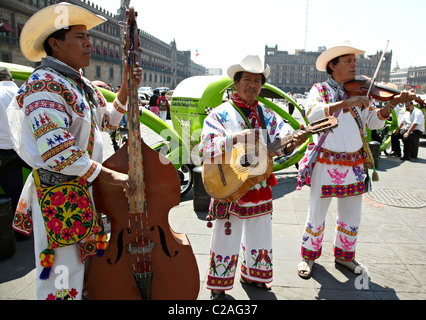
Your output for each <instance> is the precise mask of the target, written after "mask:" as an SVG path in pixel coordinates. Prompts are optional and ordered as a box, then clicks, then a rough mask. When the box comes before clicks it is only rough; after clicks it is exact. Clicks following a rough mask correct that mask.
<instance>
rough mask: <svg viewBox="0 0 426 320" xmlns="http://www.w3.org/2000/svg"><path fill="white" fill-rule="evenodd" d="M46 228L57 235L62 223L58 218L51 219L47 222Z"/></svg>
mask: <svg viewBox="0 0 426 320" xmlns="http://www.w3.org/2000/svg"><path fill="white" fill-rule="evenodd" d="M47 228H48V229H49V230H52V231H53V232H54V233H55V234H59V233H60V232H61V229H62V222H61V220H59V219H58V218H52V220H49V221H48V222H47Z"/></svg>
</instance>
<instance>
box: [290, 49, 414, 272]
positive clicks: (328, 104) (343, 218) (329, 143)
mask: <svg viewBox="0 0 426 320" xmlns="http://www.w3.org/2000/svg"><path fill="white" fill-rule="evenodd" d="M363 53H364V51H362V50H359V49H357V48H355V47H353V46H351V44H350V43H349V42H343V43H342V44H340V45H337V46H335V47H332V48H330V49H328V50H326V51H324V52H323V53H322V54H321V55H320V56H319V57H318V59H317V61H316V67H317V69H318V70H319V71H326V72H327V73H328V74H329V78H328V80H327V81H325V82H322V83H317V84H314V86H313V87H312V89H311V90H310V93H309V96H308V101H307V110H308V112H307V118H308V121H310V122H312V121H315V120H317V119H320V118H322V117H324V116H329V115H334V116H336V117H337V118H338V120H339V126H338V128H337V129H334V130H333V132H330V133H329V134H328V135H327V136H326V138H325V140H324V142H323V144H322V147H321V152H320V154H319V156H318V159H317V162H316V164H315V167H314V170H313V172H312V176H311V189H310V201H309V209H308V216H307V220H306V225H305V231H304V233H303V236H302V248H301V255H302V258H303V260H302V262H301V263H300V264H299V265H298V274H299V276H300V277H302V278H309V277H310V276H311V275H312V268H313V266H314V261H315V260H316V259H318V258H319V257H320V256H321V253H322V241H323V237H324V228H325V217H326V213H327V210H328V207H329V205H330V201H331V199H332V198H337V225H336V231H335V235H334V246H333V248H334V258H335V263H337V264H339V265H342V266H343V267H345V268H347V269H349V270H350V271H352V272H354V273H362V272H363V271H364V270H365V269H364V267H363V266H362V265H360V264H359V263H358V262H357V261H356V260H355V248H356V244H357V240H358V232H359V225H360V218H361V205H362V194H363V193H364V192H366V191H367V188H368V186H369V179H367V180H366V177H367V175H368V170H367V168H368V167H371V161H370V160H371V157H370V158H368V157H367V156H368V152H366V151H367V150H368V144H367V145H366V142H365V136H364V132H365V127H366V126H368V128H369V129H380V128H382V127H383V126H384V124H385V120H386V119H387V118H388V117H389V116H390V114H391V112H392V109H393V108H394V107H395V106H396V105H397V104H398V103H404V102H407V101H410V100H413V99H415V95H414V93H413V92H412V91H410V92H408V91H402V92H401V93H400V94H398V95H395V96H394V97H393V99H392V100H390V101H389V102H388V103H387V105H386V106H385V107H384V108H382V109H377V108H375V104H374V102H373V101H372V100H371V99H370V98H369V97H366V96H349V95H348V94H347V93H345V89H344V85H345V83H347V82H349V81H351V80H354V79H355V75H356V57H357V56H359V55H361V54H363ZM318 139H319V138H318V137H314V141H315V142H318V141H319V140H318ZM369 159H370V160H369ZM372 168H374V167H372Z"/></svg>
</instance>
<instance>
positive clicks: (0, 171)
mask: <svg viewBox="0 0 426 320" xmlns="http://www.w3.org/2000/svg"><path fill="white" fill-rule="evenodd" d="M18 89H19V88H18V86H17V85H16V84H15V82H13V79H12V75H11V73H10V71H9V70H8V69H6V68H0V187H1V188H2V189H3V191H4V193H5V195H6V197H9V198H11V200H12V210H13V212H15V211H16V207H17V205H18V201H19V196H20V195H21V191H22V187H23V186H24V181H23V173H22V169H23V168H28V169H29V168H30V167H29V166H28V165H27V164H26V163H25V162H24V161H23V160H22V159H21V158H20V157H19V156H18V154H17V153H16V151H15V150H14V149H13V148H14V147H13V143H12V140H11V136H10V130H9V124H8V123H7V118H6V109H7V107H8V106H9V104H10V102H11V101H12V99H13V98H14V97H15V95H16V93H17V92H18ZM15 237H16V239H17V240H27V239H28V236H26V235H24V234H22V233H20V232H16V231H15Z"/></svg>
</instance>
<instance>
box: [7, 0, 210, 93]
mask: <svg viewBox="0 0 426 320" xmlns="http://www.w3.org/2000/svg"><path fill="white" fill-rule="evenodd" d="M63 1H66V2H69V3H73V4H76V5H79V6H81V7H84V8H86V9H88V10H90V11H92V12H94V13H96V14H98V15H101V16H103V17H105V18H106V19H107V21H106V22H105V23H103V24H101V25H99V26H97V27H95V28H93V29H91V31H90V38H91V41H92V58H91V64H90V66H89V67H87V68H85V70H84V75H85V76H86V77H87V78H88V79H90V80H102V81H104V82H106V83H112V85H113V87H114V88H115V87H116V86H117V85H119V84H120V83H121V77H122V68H123V45H124V37H123V32H124V28H123V27H121V26H120V23H119V22H120V21H126V18H125V9H124V7H123V4H122V6H121V8H119V10H118V11H117V13H111V12H108V11H106V10H105V9H103V8H101V7H99V6H98V5H95V4H93V3H92V2H91V1H90V0H2V1H1V4H0V12H1V15H0V19H1V23H0V56H1V61H3V62H10V63H16V64H21V65H26V66H31V67H36V65H37V63H32V62H30V61H28V60H26V59H25V58H24V57H23V55H22V54H21V51H20V49H19V36H20V33H21V30H22V28H23V26H24V24H25V22H26V21H27V20H28V19H29V18H30V17H31V16H32V15H33V14H34V13H35V12H37V11H38V10H41V9H42V8H44V7H46V6H49V5H52V4H56V3H59V2H63ZM118 3H119V2H118V1H117V4H118ZM120 3H122V2H121V1H120ZM124 4H125V5H126V6H127V7H128V5H129V0H125V1H124ZM140 41H141V49H142V53H141V54H140V56H139V58H140V63H141V66H142V68H143V69H144V78H143V80H142V84H141V86H150V87H153V88H155V87H160V86H161V87H170V88H174V87H175V86H176V85H177V84H178V83H179V82H180V81H182V80H183V79H185V78H187V77H189V76H192V75H199V74H205V73H206V69H205V68H204V67H203V66H200V65H197V64H195V63H194V62H193V61H192V60H191V51H179V50H177V46H176V42H175V41H172V42H171V43H170V44H166V43H165V42H163V41H161V40H159V39H157V38H156V37H155V36H153V35H150V34H148V33H146V32H144V31H142V30H141V31H140Z"/></svg>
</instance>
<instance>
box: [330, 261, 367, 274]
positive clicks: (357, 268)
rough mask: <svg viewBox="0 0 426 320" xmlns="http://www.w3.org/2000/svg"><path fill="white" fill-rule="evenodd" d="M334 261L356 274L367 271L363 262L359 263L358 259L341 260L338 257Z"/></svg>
mask: <svg viewBox="0 0 426 320" xmlns="http://www.w3.org/2000/svg"><path fill="white" fill-rule="evenodd" d="M334 262H335V263H336V264H338V265H341V266H342V267H344V268H346V269H348V270H349V271H351V272H353V273H355V274H362V273H364V271H365V268H364V267H363V266H362V265H361V264H359V263H358V262H357V261H356V260H351V261H345V260H340V259H337V258H336V259H334Z"/></svg>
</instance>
